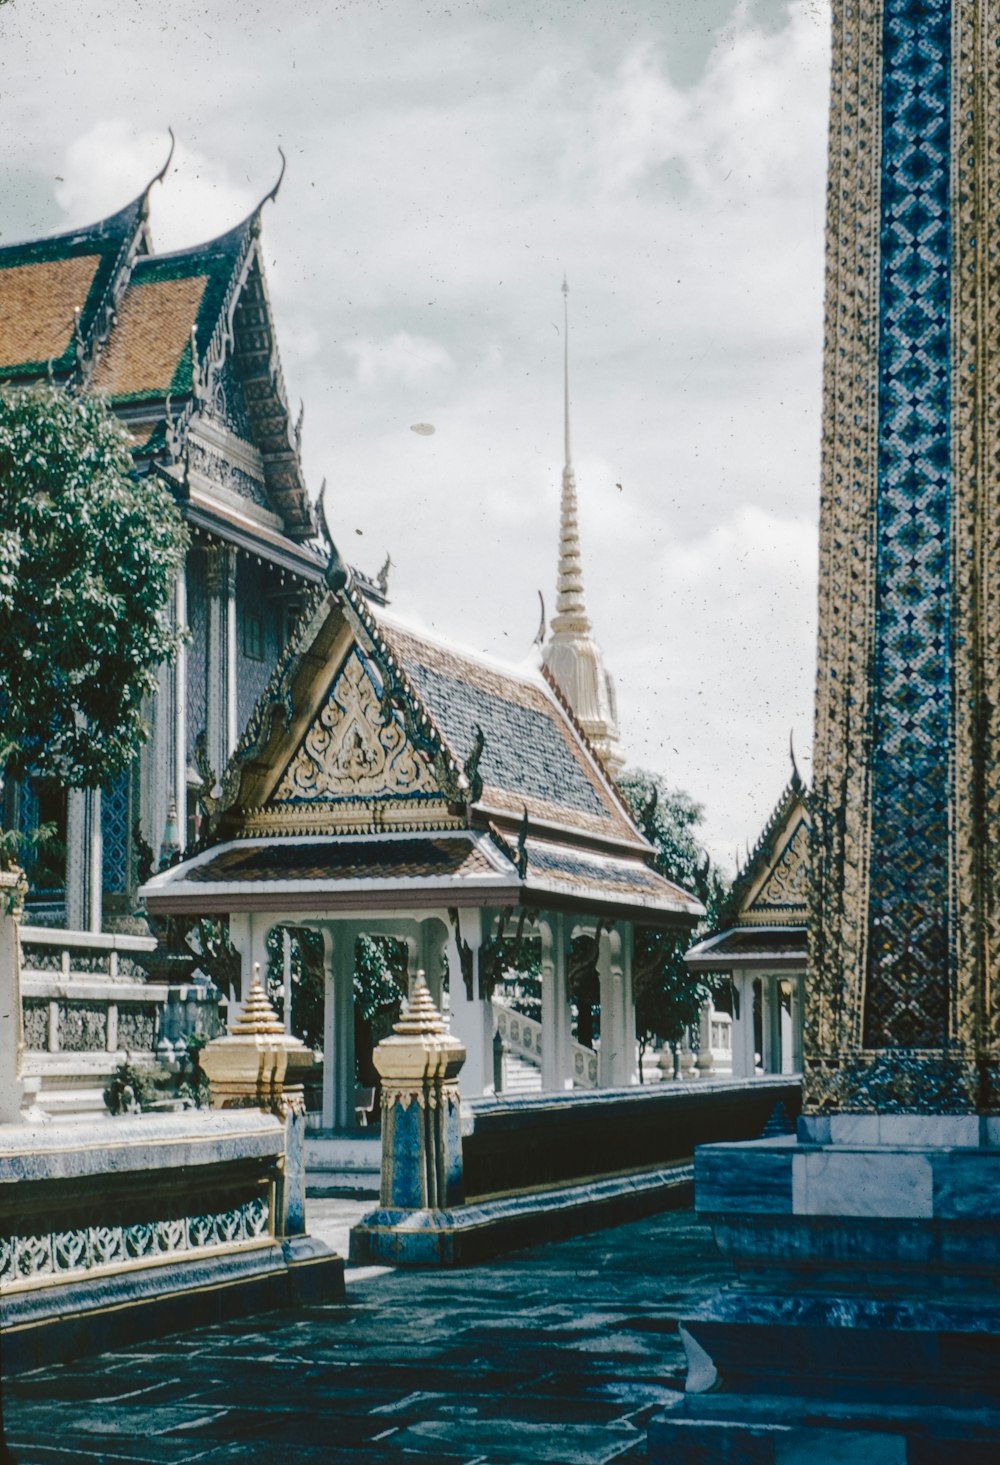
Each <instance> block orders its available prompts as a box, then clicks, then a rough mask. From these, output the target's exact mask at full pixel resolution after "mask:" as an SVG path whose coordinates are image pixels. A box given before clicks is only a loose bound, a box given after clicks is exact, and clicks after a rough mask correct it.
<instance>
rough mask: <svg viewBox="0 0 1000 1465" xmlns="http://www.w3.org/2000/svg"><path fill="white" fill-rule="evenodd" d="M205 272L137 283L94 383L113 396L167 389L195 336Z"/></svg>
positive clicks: (126, 300) (120, 314)
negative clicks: (192, 334) (194, 328)
mask: <svg viewBox="0 0 1000 1465" xmlns="http://www.w3.org/2000/svg"><path fill="white" fill-rule="evenodd" d="M206 280H207V276H206V275H188V276H186V277H184V278H182V279H179V280H154V281H151V282H150V283H149V284H133V285H131V286H130V287H129V289H128V290H127V291H126V293H125V298H124V300H123V301H122V303H121V306H120V307H119V310H118V323H117V325H116V326H115V329H114V330H113V331H112V333H111V337H110V339H109V341H108V344H107V346H106V347H105V349H104V351H103V353H102V355H101V357H100V360H99V361H98V363H97V368H96V370H95V372H94V376H93V381H92V383H91V385H92V387H93V390H94V391H95V392H106V393H107V394H108V395H109V396H112V397H120V396H132V395H138V394H140V393H151V392H159V393H163V394H166V392H167V391H169V389H170V384H171V382H172V381H173V377H174V372H175V371H176V369H177V363H178V361H179V360H180V357H181V353H182V352H183V350H184V347H185V345H186V344H187V342H188V340H189V339H190V336H191V329H192V327H193V326H194V323H195V318H196V316H197V314H198V307H199V305H200V304H201V297H202V295H203V294H204V292H205V284H206Z"/></svg>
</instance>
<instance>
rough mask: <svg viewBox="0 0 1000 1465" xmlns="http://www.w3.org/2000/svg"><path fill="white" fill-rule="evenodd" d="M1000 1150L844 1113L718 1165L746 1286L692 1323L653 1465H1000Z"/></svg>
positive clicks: (965, 1121)
mask: <svg viewBox="0 0 1000 1465" xmlns="http://www.w3.org/2000/svg"><path fill="white" fill-rule="evenodd" d="M823 1141H825V1142H823ZM998 1144H1000V1133H998V1132H997V1122H996V1120H994V1119H986V1118H983V1119H980V1118H977V1117H976V1116H974V1115H960V1116H950V1115H941V1116H917V1115H909V1116H907V1115H881V1116H878V1115H870V1116H869V1115H839V1116H830V1117H823V1118H817V1117H806V1118H804V1119H802V1120H800V1121H799V1135H798V1137H797V1138H796V1137H789V1138H788V1139H776V1140H762V1141H759V1142H757V1143H753V1144H741V1145H712V1146H709V1147H706V1148H705V1149H703V1150H701V1151H699V1153H698V1163H697V1168H696V1192H695V1204H696V1207H697V1209H698V1212H699V1215H700V1216H701V1217H703V1218H704V1219H707V1220H708V1221H710V1223H711V1225H712V1229H713V1232H714V1235H715V1239H716V1242H717V1244H718V1245H719V1247H720V1249H721V1251H722V1253H723V1255H724V1256H725V1257H726V1258H727V1259H728V1260H729V1261H730V1262H732V1264H733V1265H734V1267H735V1268H736V1271H737V1275H738V1278H739V1281H738V1283H737V1285H736V1286H735V1287H733V1288H731V1289H730V1290H729V1291H727V1292H723V1293H721V1294H720V1295H719V1296H717V1297H714V1298H712V1299H710V1300H709V1301H707V1302H705V1303H704V1304H702V1306H700V1307H699V1308H697V1309H696V1310H694V1311H692V1312H691V1313H690V1314H689V1315H688V1316H687V1317H685V1318H684V1319H683V1320H682V1324H681V1332H682V1337H683V1338H684V1343H685V1348H686V1351H687V1354H688V1363H689V1375H688V1381H687V1393H686V1395H685V1397H684V1400H683V1402H682V1403H679V1404H678V1405H677V1407H676V1408H675V1409H674V1410H673V1411H671V1412H670V1413H669V1414H668V1415H667V1416H665V1417H664V1418H663V1419H661V1420H660V1421H658V1422H656V1423H654V1424H653V1425H651V1427H650V1459H651V1460H652V1461H658V1462H663V1465H665V1462H667V1461H668V1460H669V1461H670V1462H671V1465H687V1462H692V1465H693V1462H694V1461H698V1462H701V1461H703V1460H706V1459H713V1460H714V1459H719V1460H725V1461H726V1462H727V1465H728V1462H732V1465H742V1462H746V1465H750V1462H753V1465H758V1462H760V1465H770V1462H772V1461H773V1462H775V1465H779V1462H783V1461H786V1460H787V1461H788V1462H791V1461H798V1460H801V1461H805V1460H808V1461H810V1462H816V1465H822V1462H824V1461H827V1460H829V1461H833V1460H841V1459H844V1460H854V1459H856V1460H858V1461H861V1460H864V1461H866V1462H867V1461H869V1460H871V1461H883V1460H884V1461H886V1462H888V1461H894V1462H895V1461H899V1462H903V1461H912V1462H919V1465H936V1462H938V1461H940V1462H942V1465H943V1462H944V1461H946V1460H948V1459H951V1458H953V1457H954V1458H957V1455H955V1456H953V1455H952V1454H951V1453H950V1452H952V1451H959V1450H960V1451H961V1452H962V1457H963V1458H964V1459H967V1460H968V1459H974V1460H977V1461H978V1460H979V1459H980V1456H979V1455H976V1454H974V1453H973V1454H972V1455H970V1454H969V1453H968V1450H969V1448H970V1447H971V1446H973V1445H975V1447H976V1448H979V1449H989V1450H995V1451H996V1452H997V1453H996V1456H987V1455H983V1456H982V1458H983V1459H984V1460H985V1459H986V1458H1000V1377H998V1372H997V1362H998V1359H1000V1292H998V1290H997V1284H996V1279H997V1276H998V1275H1000V1148H998V1147H996V1146H997V1145H998ZM702 1427H703V1428H702ZM712 1441H714V1444H712V1443H711V1442H712ZM711 1449H715V1450H716V1451H717V1453H715V1454H712V1453H711ZM706 1451H708V1453H706ZM851 1451H853V1452H854V1453H853V1454H852V1453H850V1452H851Z"/></svg>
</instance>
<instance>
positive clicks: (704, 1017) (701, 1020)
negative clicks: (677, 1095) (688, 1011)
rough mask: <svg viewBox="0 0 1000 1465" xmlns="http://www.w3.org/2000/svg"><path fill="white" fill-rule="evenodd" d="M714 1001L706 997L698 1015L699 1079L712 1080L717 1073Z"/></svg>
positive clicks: (697, 1064)
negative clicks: (713, 1034) (713, 1025)
mask: <svg viewBox="0 0 1000 1465" xmlns="http://www.w3.org/2000/svg"><path fill="white" fill-rule="evenodd" d="M713 1011H714V1009H713V1007H712V999H711V997H706V998H705V1000H704V1002H703V1003H702V1004H701V1010H700V1012H699V1013H698V1059H697V1062H696V1064H695V1067H696V1068H697V1070H698V1077H699V1078H710V1077H711V1075H712V1074H713V1073H714V1072H715V1057H714V1055H713V1053H712V1015H713Z"/></svg>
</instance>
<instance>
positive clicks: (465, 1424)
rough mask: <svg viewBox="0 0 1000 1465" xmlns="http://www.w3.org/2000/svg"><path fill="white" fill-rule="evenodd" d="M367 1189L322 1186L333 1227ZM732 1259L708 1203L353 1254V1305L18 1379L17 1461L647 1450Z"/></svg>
mask: <svg viewBox="0 0 1000 1465" xmlns="http://www.w3.org/2000/svg"><path fill="white" fill-rule="evenodd" d="M366 1204H368V1203H363V1204H362V1206H361V1207H358V1206H357V1205H356V1203H348V1202H328V1203H323V1202H314V1203H313V1206H312V1220H313V1224H314V1227H315V1229H316V1230H317V1231H321V1232H324V1233H325V1234H328V1235H330V1236H331V1237H335V1236H336V1235H337V1234H338V1228H339V1231H340V1232H341V1233H342V1231H343V1229H344V1228H345V1227H346V1225H348V1224H349V1223H350V1220H351V1219H353V1214H355V1213H357V1212H358V1211H359V1210H360V1209H364V1206H365V1205H366ZM352 1206H353V1210H352ZM726 1275H727V1274H726V1269H725V1267H724V1265H723V1264H722V1262H721V1261H720V1260H719V1259H718V1257H717V1256H716V1254H715V1250H714V1246H713V1243H712V1239H711V1235H710V1233H709V1232H708V1231H707V1229H706V1228H705V1227H704V1226H702V1225H701V1224H699V1223H698V1222H697V1221H696V1220H695V1218H694V1216H693V1215H692V1213H691V1212H689V1211H684V1212H670V1213H667V1214H665V1215H662V1216H656V1217H653V1218H652V1219H650V1220H647V1221H640V1222H636V1223H634V1224H632V1225H628V1226H620V1227H618V1228H616V1229H614V1230H609V1231H602V1232H599V1233H597V1234H596V1235H592V1236H584V1237H579V1238H576V1239H574V1240H571V1241H564V1242H559V1243H556V1244H553V1245H550V1246H544V1247H539V1248H537V1249H536V1250H534V1251H527V1252H522V1253H519V1254H517V1255H513V1256H509V1257H504V1258H501V1259H499V1260H497V1261H495V1262H493V1263H491V1264H490V1265H488V1266H482V1267H477V1268H475V1269H470V1270H464V1271H455V1272H444V1273H442V1272H437V1273H412V1272H410V1273H402V1272H392V1271H387V1270H384V1269H381V1268H367V1269H357V1268H351V1269H348V1274H347V1288H348V1301H347V1304H346V1305H342V1306H326V1307H309V1308H302V1309H300V1310H297V1311H293V1312H281V1313H269V1314H266V1315H262V1316H259V1317H256V1318H251V1319H249V1320H248V1319H244V1320H242V1321H240V1322H234V1323H232V1324H231V1325H227V1326H222V1327H209V1328H202V1329H199V1330H197V1331H194V1332H190V1333H183V1334H178V1335H174V1336H173V1337H170V1338H165V1339H163V1340H161V1341H160V1342H157V1343H152V1344H149V1343H147V1344H142V1345H137V1346H135V1347H132V1348H128V1349H124V1350H121V1351H119V1352H115V1353H106V1354H103V1355H100V1356H96V1357H92V1358H87V1359H84V1360H81V1361H79V1362H76V1363H72V1364H63V1365H60V1366H59V1367H55V1368H51V1369H47V1370H44V1371H41V1372H38V1373H33V1374H25V1375H22V1376H21V1377H20V1378H16V1379H13V1380H11V1381H8V1382H7V1383H6V1385H5V1388H4V1417H5V1421H6V1427H7V1439H8V1446H9V1449H10V1452H11V1455H12V1457H13V1459H14V1461H16V1462H17V1465H57V1462H58V1465H69V1462H71V1461H72V1462H91V1461H102V1462H106V1465H125V1462H128V1465H139V1462H143V1465H145V1462H149V1465H154V1462H155V1465H185V1462H188V1461H203V1462H205V1465H223V1462H227V1465H229V1462H232V1465H235V1462H243V1461H247V1462H270V1461H275V1462H281V1465H305V1462H323V1465H522V1462H535V1461H538V1462H544V1465H606V1462H611V1461H614V1462H615V1465H633V1462H639V1461H641V1460H643V1459H644V1458H645V1429H646V1424H647V1421H648V1420H649V1418H650V1416H651V1415H652V1414H654V1413H655V1412H656V1411H657V1410H658V1408H659V1407H660V1406H661V1405H662V1404H663V1403H664V1402H665V1401H666V1400H667V1399H669V1398H670V1397H671V1396H672V1394H673V1393H674V1391H676V1390H677V1389H679V1388H680V1387H682V1383H683V1352H682V1349H681V1346H680V1342H679V1339H678V1335H677V1321H676V1320H677V1317H678V1315H679V1314H682V1313H683V1312H684V1310H685V1309H686V1308H688V1307H690V1306H691V1305H692V1303H693V1302H695V1301H696V1300H698V1299H699V1298H700V1297H702V1296H704V1295H705V1293H706V1292H707V1291H709V1290H711V1289H714V1288H715V1287H716V1286H718V1285H719V1284H720V1283H721V1282H723V1281H724V1280H725V1278H726Z"/></svg>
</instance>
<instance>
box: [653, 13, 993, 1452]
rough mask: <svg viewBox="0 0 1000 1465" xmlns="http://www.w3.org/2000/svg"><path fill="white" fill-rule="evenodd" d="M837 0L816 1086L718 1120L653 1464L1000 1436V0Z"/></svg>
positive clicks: (987, 1443) (818, 762)
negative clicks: (999, 895) (754, 1119)
mask: <svg viewBox="0 0 1000 1465" xmlns="http://www.w3.org/2000/svg"><path fill="white" fill-rule="evenodd" d="M833 17H834V45H833V96H832V109H831V133H830V176H829V194H828V215H827V312H826V345H825V404H824V439H823V498H822V508H821V516H820V617H819V657H818V690H817V721H816V739H815V751H814V791H813V795H812V800H811V807H812V823H813V849H812V870H811V874H812V884H813V890H812V908H811V913H810V923H809V930H810V952H809V964H808V970H809V976H808V979H807V990H806V1019H805V1023H806V1026H805V1039H804V1052H803V1071H804V1103H805V1109H806V1112H805V1114H804V1116H803V1117H802V1119H800V1121H799V1124H798V1131H797V1136H796V1138H795V1139H794V1140H792V1139H790V1138H785V1137H776V1138H773V1139H767V1140H759V1141H756V1142H754V1143H751V1144H745V1145H724V1146H713V1145H709V1146H706V1147H704V1148H703V1149H701V1150H699V1152H698V1155H697V1157H696V1166H695V1193H696V1205H697V1208H698V1210H699V1213H700V1214H701V1215H702V1216H703V1217H704V1218H706V1219H708V1220H709V1221H710V1223H711V1225H712V1228H713V1231H714V1234H715V1238H716V1241H717V1243H718V1244H719V1246H720V1248H721V1249H722V1251H723V1252H724V1254H725V1255H726V1257H727V1259H728V1260H729V1261H730V1262H731V1263H732V1265H733V1268H734V1273H735V1277H736V1282H735V1283H734V1285H733V1286H732V1287H731V1288H730V1289H729V1290H728V1291H725V1292H723V1293H721V1294H719V1295H718V1296H716V1297H714V1298H711V1299H708V1300H706V1301H705V1302H704V1303H703V1304H701V1305H700V1306H698V1307H696V1308H694V1309H692V1311H691V1313H690V1314H689V1316H687V1317H686V1318H683V1319H682V1320H681V1333H682V1336H683V1337H684V1340H685V1347H686V1351H687V1355H688V1364H689V1372H688V1377H687V1392H686V1395H685V1397H684V1399H683V1400H682V1401H679V1402H678V1404H677V1405H676V1406H675V1407H674V1408H672V1409H671V1410H669V1411H668V1413H667V1414H666V1415H665V1416H664V1417H663V1418H662V1419H661V1420H660V1421H657V1422H654V1423H653V1424H652V1425H651V1427H650V1449H649V1456H650V1459H651V1460H652V1461H653V1462H655V1465H667V1462H669V1465H694V1462H695V1461H698V1462H701V1461H703V1460H705V1459H719V1460H721V1459H725V1460H726V1461H727V1462H729V1465H780V1462H784V1461H786V1460H787V1461H792V1460H803V1461H804V1460H808V1461H810V1462H811V1465H812V1462H817V1465H819V1462H827V1461H830V1462H832V1461H834V1460H852V1461H853V1460H858V1461H861V1460H864V1461H866V1462H867V1461H886V1462H889V1461H891V1462H894V1465H895V1462H899V1465H904V1462H905V1465H948V1462H950V1461H952V1460H957V1459H963V1460H971V1459H982V1460H984V1461H985V1460H987V1459H989V1460H993V1459H1000V1381H998V1376H997V1370H996V1358H997V1354H998V1350H1000V1302H998V1300H997V1292H996V1276H997V1268H998V1265H1000V1117H998V1109H1000V1091H998V1062H997V1060H998V1017H997V1005H998V997H1000V993H998V991H997V973H998V971H1000V965H998V956H1000V950H998V921H997V899H996V871H997V869H998V859H997V853H998V851H997V840H998V838H1000V822H998V819H997V814H998V812H1000V810H998V807H997V805H998V801H1000V761H998V752H997V749H998V744H997V737H998V731H1000V728H998V718H1000V635H998V630H1000V627H998V624H997V620H998V616H1000V598H998V594H997V585H998V577H1000V503H998V502H997V500H998V497H1000V473H998V471H997V468H998V463H997V458H998V448H1000V420H998V415H1000V395H998V393H997V392H996V390H995V387H994V381H993V378H994V374H995V372H996V370H997V366H996V365H995V363H1000V340H998V330H997V316H998V311H997V299H996V296H997V292H998V288H1000V274H998V270H997V252H998V251H997V243H998V231H1000V223H998V185H1000V166H998V164H1000V159H998V141H1000V89H998V75H1000V45H998V42H1000V6H998V5H997V4H995V3H987V0H877V3H876V0H862V3H858V0H835V3H834V5H833ZM764 981H765V984H767V983H768V978H767V977H766V976H765V978H764ZM764 1011H765V1028H766V1026H767V1024H766V1006H765V1009H764ZM748 1015H749V1014H748ZM764 1046H765V1066H767V1062H766V1060H767V1058H768V1057H769V1056H770V1054H771V1052H772V1051H773V1049H772V1045H771V1044H770V1043H769V1042H768V1040H767V1033H766V1032H765V1045H764Z"/></svg>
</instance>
